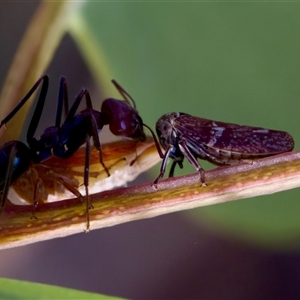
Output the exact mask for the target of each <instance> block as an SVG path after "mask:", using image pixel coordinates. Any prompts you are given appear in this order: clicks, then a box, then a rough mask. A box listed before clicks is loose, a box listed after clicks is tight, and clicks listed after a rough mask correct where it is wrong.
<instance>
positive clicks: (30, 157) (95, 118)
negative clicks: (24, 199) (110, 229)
mask: <svg viewBox="0 0 300 300" xmlns="http://www.w3.org/2000/svg"><path fill="white" fill-rule="evenodd" d="M112 83H113V84H114V85H115V87H116V88H117V90H118V91H119V93H120V94H121V95H122V97H123V98H124V100H125V101H121V100H117V99H113V98H108V99H106V100H104V101H103V103H102V106H101V111H96V110H94V109H93V106H92V101H91V98H90V94H89V92H88V90H86V89H82V90H81V91H80V93H79V94H78V95H77V97H76V98H75V101H74V103H73V104H72V106H71V107H70V109H68V93H67V85H66V79H65V78H64V77H62V78H61V79H60V85H59V96H58V103H57V110H56V119H55V125H54V126H51V127H48V128H46V129H45V131H44V133H43V134H42V135H41V137H40V139H36V138H35V137H34V134H35V132H36V129H37V126H38V124H39V122H40V117H41V113H42V111H43V108H44V103H45V100H46V95H47V91H48V85H49V78H48V76H47V75H45V76H43V77H41V78H40V79H39V80H38V81H37V82H36V83H35V84H34V85H33V87H32V88H31V89H30V91H29V92H28V93H27V94H26V95H25V97H24V98H23V99H22V100H21V101H20V102H19V103H18V104H17V105H16V107H15V108H14V109H13V110H12V111H11V112H10V113H9V114H8V115H7V116H6V117H5V118H4V119H3V120H2V121H1V122H0V128H1V127H2V126H3V125H5V124H6V123H8V122H9V121H10V120H11V119H12V118H13V117H14V115H15V114H16V113H17V112H18V111H19V110H20V109H21V107H22V106H23V105H24V104H25V103H26V102H27V101H28V99H29V98H30V97H31V96H32V94H33V93H34V92H35V91H36V90H37V88H38V87H39V86H40V85H41V84H42V86H41V90H40V94H39V97H38V100H37V104H36V107H35V110H34V113H33V116H32V119H31V121H30V124H29V127H28V130H27V136H26V140H27V144H28V146H27V145H25V144H24V143H23V142H21V141H18V140H12V141H8V142H5V143H3V144H1V145H0V193H1V194H2V195H1V197H0V213H1V210H2V209H3V206H4V204H5V201H6V199H7V195H8V191H9V188H10V186H11V184H12V183H13V182H15V181H16V180H17V179H18V178H19V177H20V176H21V175H22V174H23V173H24V172H25V171H26V170H27V169H28V168H29V166H30V164H32V163H34V164H41V163H43V162H44V161H46V160H47V159H49V158H50V157H52V156H53V155H54V156H56V157H58V158H62V159H67V158H69V157H71V156H72V155H73V154H74V153H75V152H76V151H77V150H78V149H79V148H80V147H81V146H82V145H83V144H85V163H84V186H85V193H86V198H87V199H86V204H87V211H86V213H87V230H89V212H88V210H89V208H90V202H89V190H88V186H89V165H90V151H91V147H90V138H92V139H93V145H94V147H95V148H96V149H97V150H98V152H99V162H100V163H101V165H102V166H103V168H104V170H105V172H106V173H107V175H108V176H109V175H110V174H109V171H108V169H107V167H106V166H105V164H104V162H103V157H102V151H101V144H100V139H99V135H98V134H99V132H100V131H101V130H102V128H103V127H104V126H105V125H109V129H110V131H111V132H112V133H113V134H114V135H116V136H120V137H124V138H126V139H130V140H133V141H145V140H146V135H145V133H144V131H143V126H146V127H147V128H149V127H148V126H147V125H145V124H144V123H143V121H142V119H141V117H140V116H139V115H138V112H137V110H136V105H135V102H134V100H133V99H132V97H131V96H130V95H129V94H128V93H127V92H126V91H125V90H124V89H123V88H122V87H121V86H120V85H119V84H118V83H117V82H116V81H115V80H112ZM83 99H85V104H86V109H84V110H82V111H80V112H79V113H77V114H76V112H77V109H78V107H79V105H80V103H81V101H82V100H83ZM63 106H64V108H65V111H66V118H65V120H64V122H63V124H61V117H62V111H63ZM55 178H56V179H57V180H58V181H59V182H60V183H61V184H62V185H63V186H64V187H65V188H66V189H68V190H69V191H71V192H72V193H73V194H75V195H76V196H77V197H79V198H81V199H82V200H83V197H82V195H81V194H80V193H79V191H78V190H77V189H76V185H75V187H74V186H72V184H70V183H69V182H68V180H66V179H65V177H63V176H61V175H56V177H55ZM39 186H40V180H36V182H35V187H34V193H33V198H34V199H33V203H34V206H35V207H36V206H37V205H38V200H37V198H38V197H37V193H38V190H39Z"/></svg>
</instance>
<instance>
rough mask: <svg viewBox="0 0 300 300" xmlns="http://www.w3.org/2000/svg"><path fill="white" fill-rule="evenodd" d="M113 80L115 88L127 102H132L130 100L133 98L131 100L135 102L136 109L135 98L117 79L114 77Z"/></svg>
mask: <svg viewBox="0 0 300 300" xmlns="http://www.w3.org/2000/svg"><path fill="white" fill-rule="evenodd" d="M111 82H112V83H113V85H114V86H115V88H116V89H117V90H118V92H119V93H120V94H121V96H122V97H123V99H124V100H125V102H127V103H128V104H130V101H129V100H131V102H132V104H133V108H134V109H135V110H136V104H135V101H134V100H133V98H132V97H131V96H130V95H129V94H128V93H127V92H126V91H125V90H124V89H123V88H122V87H121V85H120V84H119V83H118V82H117V81H116V80H114V79H113V80H112V81H111Z"/></svg>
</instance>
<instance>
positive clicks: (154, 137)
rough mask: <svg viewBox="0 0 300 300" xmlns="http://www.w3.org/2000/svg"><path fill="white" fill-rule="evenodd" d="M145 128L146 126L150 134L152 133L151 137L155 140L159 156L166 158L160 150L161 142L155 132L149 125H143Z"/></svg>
mask: <svg viewBox="0 0 300 300" xmlns="http://www.w3.org/2000/svg"><path fill="white" fill-rule="evenodd" d="M143 126H145V127H146V128H148V130H149V131H150V133H151V135H152V137H153V140H154V143H155V146H156V149H157V152H158V155H159V156H160V158H164V157H165V154H163V153H162V151H161V148H160V145H159V142H158V140H157V137H156V135H155V133H154V132H153V130H152V129H151V128H150V127H149V126H148V125H146V124H144V123H143Z"/></svg>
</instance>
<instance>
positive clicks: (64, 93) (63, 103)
mask: <svg viewBox="0 0 300 300" xmlns="http://www.w3.org/2000/svg"><path fill="white" fill-rule="evenodd" d="M63 107H64V115H65V118H66V117H67V115H68V113H69V97H68V89H67V82H66V78H65V77H61V78H60V81H59V92H58V101H57V108H56V117H55V127H57V128H59V127H60V123H61V115H62V111H63Z"/></svg>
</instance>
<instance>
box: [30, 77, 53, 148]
mask: <svg viewBox="0 0 300 300" xmlns="http://www.w3.org/2000/svg"><path fill="white" fill-rule="evenodd" d="M41 80H43V84H42V88H41V92H40V95H39V98H38V101H37V104H36V107H35V110H34V113H33V116H32V119H31V121H30V124H29V127H28V130H27V136H26V139H27V143H28V144H29V145H31V144H32V142H33V140H34V139H33V136H34V134H35V131H36V129H37V126H38V124H39V122H40V118H41V114H42V111H43V108H44V104H45V100H46V95H47V91H48V85H49V77H48V76H46V75H45V76H43V77H42V78H41V79H40V80H39V81H41Z"/></svg>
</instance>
